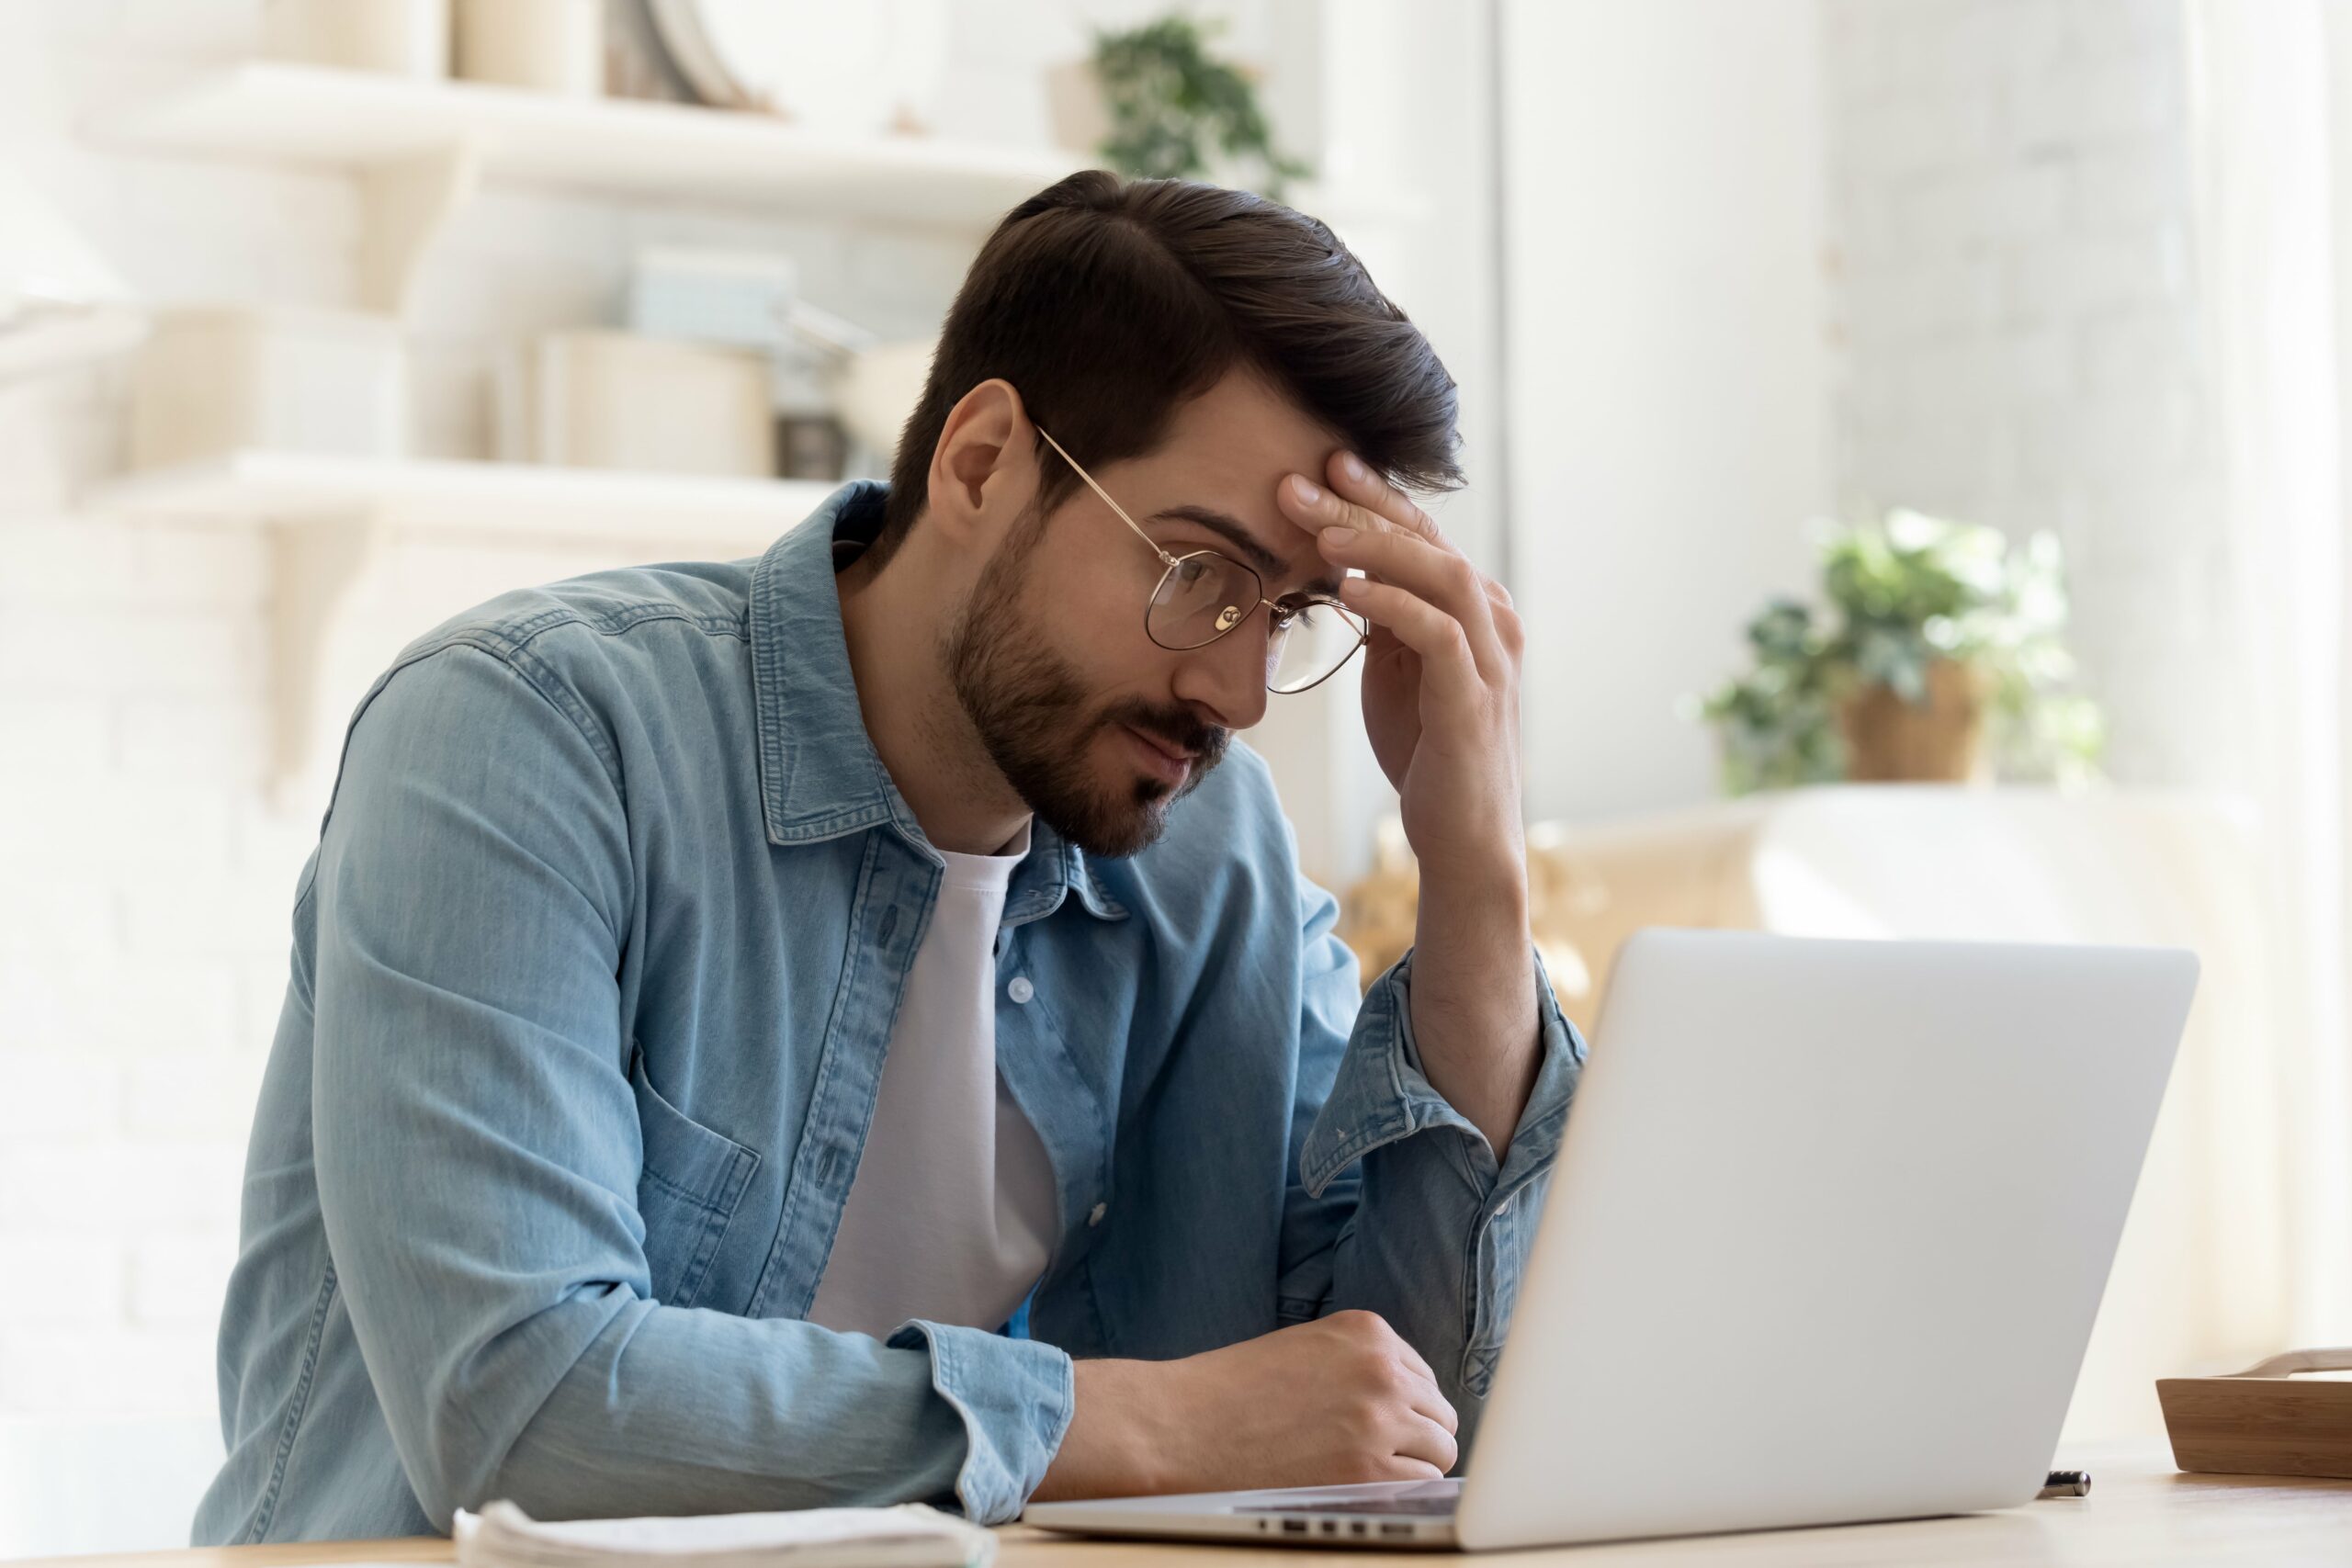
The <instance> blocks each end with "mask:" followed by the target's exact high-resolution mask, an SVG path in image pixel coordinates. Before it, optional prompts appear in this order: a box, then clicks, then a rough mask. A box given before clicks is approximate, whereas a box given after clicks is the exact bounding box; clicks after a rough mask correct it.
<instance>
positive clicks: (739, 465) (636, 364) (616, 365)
mask: <svg viewBox="0 0 2352 1568" xmlns="http://www.w3.org/2000/svg"><path fill="white" fill-rule="evenodd" d="M500 391H501V396H500V420H499V424H500V430H501V440H500V446H501V453H502V456H504V457H510V458H515V459H521V460H527V461H534V462H540V463H557V464H563V465H567V466H571V467H574V468H621V469H629V470H635V471H638V472H647V473H665V474H714V475H718V474H729V475H736V476H739V477H743V478H753V479H765V478H769V477H771V476H773V475H774V474H775V423H774V420H773V418H772V417H771V415H770V412H769V406H770V405H769V388H768V360H767V356H766V355H763V354H759V353H755V352H753V351H752V350H749V349H742V348H732V347H728V346H725V345H722V344H702V343H682V342H677V341H674V340H671V339H665V338H655V337H641V336H639V335H638V334H636V333H626V332H615V331H611V330H609V329H606V328H575V329H571V330H568V331H564V332H557V333H548V335H546V336H545V337H542V338H540V339H539V340H538V342H537V344H536V347H535V350H534V351H533V352H531V353H528V354H526V355H520V356H516V357H513V358H510V360H509V361H508V367H507V371H506V374H505V375H504V376H503V377H502V378H501V388H500Z"/></svg>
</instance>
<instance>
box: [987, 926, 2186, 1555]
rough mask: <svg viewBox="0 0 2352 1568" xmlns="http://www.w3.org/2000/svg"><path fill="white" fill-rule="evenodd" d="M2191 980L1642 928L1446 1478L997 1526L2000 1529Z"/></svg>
mask: <svg viewBox="0 0 2352 1568" xmlns="http://www.w3.org/2000/svg"><path fill="white" fill-rule="evenodd" d="M2196 984H2197V960H2196V957H2195V955H2194V954H2192V953H2188V952H2186V951H2182V950H2178V949H2170V948H2129V947H2080V946H2055V945H2031V946H2028V945H2015V944H2010V943H2005V942H1830V941H1813V940H1804V939H1797V938H1790V937H1771V936H1759V935H1754V934H1748V933H1741V932H1728V931H1664V930H1653V931H1641V932H1638V933H1636V934H1635V935H1634V936H1633V937H1632V938H1631V939H1630V940H1629V941H1628V942H1626V943H1625V945H1624V948H1623V951H1622V952H1621V953H1620V955H1619V957H1618V960H1617V964H1616V966H1615V969H1614V972H1613V975H1612V976H1611V981H1610V987H1609V994H1608V996H1607V998H1606V1000H1605V1005H1604V1008H1603V1010H1602V1013H1601V1016H1600V1019H1599V1021H1597V1022H1596V1024H1595V1026H1594V1029H1593V1032H1592V1054H1591V1058H1590V1060H1589V1062H1588V1063H1587V1065H1586V1067H1585V1074H1584V1079H1583V1082H1582V1084H1581V1085H1580V1086H1579V1088H1578V1089H1577V1098H1576V1102H1575V1106H1574V1108H1573V1110H1572V1111H1571V1112H1570V1114H1569V1117H1568V1125H1567V1134H1566V1141H1565V1143H1564V1144H1563V1145H1562V1148H1561V1151H1560V1160H1559V1166H1558V1168H1557V1170H1556V1171H1555V1174H1554V1176H1553V1179H1552V1185H1551V1190H1550V1196H1549V1198H1548V1200H1547V1201H1546V1203H1545V1207H1544V1217H1543V1221H1542V1224H1541V1227H1540V1229H1539V1230H1538V1233H1537V1235H1536V1239H1535V1245H1534V1250H1533V1253H1532V1257H1531V1258H1530V1259H1529V1262H1528V1268H1527V1273H1526V1277H1525V1279H1524V1280H1523V1281H1522V1284H1521V1292H1520V1297H1519V1305H1518V1311H1517V1313H1516V1314H1515V1316H1514V1318H1513V1320H1512V1325H1511V1329H1510V1338H1509V1340H1508V1342H1507V1344H1506V1345H1505V1347H1504V1349H1503V1355H1502V1359H1501V1362H1500V1364H1499V1366H1498V1369H1497V1371H1496V1374H1495V1380H1494V1386H1493V1388H1492V1389H1491V1391H1490V1392H1489V1393H1488V1396H1487V1409H1486V1415H1485V1419H1484V1421H1483V1423H1482V1424H1481V1426H1480V1427H1479V1429H1478V1431H1477V1433H1476V1438H1475V1442H1474V1445H1473V1451H1472V1453H1471V1454H1470V1456H1469V1459H1468V1461H1467V1465H1468V1472H1467V1474H1466V1475H1465V1476H1464V1477H1463V1478H1462V1479H1459V1480H1447V1481H1442V1482H1424V1483H1384V1484H1376V1485H1358V1486H1329V1487H1316V1488H1306V1489H1299V1488H1291V1489H1284V1490H1279V1491H1264V1492H1233V1493H1218V1494H1212V1495H1191V1496H1170V1497H1138V1498H1122V1499H1113V1500H1103V1501H1091V1502H1083V1503H1051V1504H1046V1503H1041V1504H1036V1505H1033V1506H1031V1507H1030V1508H1029V1510H1028V1512H1027V1513H1026V1514H1025V1515H1024V1516H1023V1517H1024V1518H1025V1519H1026V1520H1027V1521H1028V1522H1029V1523H1031V1524H1036V1525H1042V1526H1045V1527H1046V1528H1047V1529H1059V1530H1076V1531H1084V1532H1089V1533H1097V1534H1110V1535H1136V1536H1182V1537H1204V1536H1209V1537H1227V1538H1235V1537H1238V1538H1243V1539H1248V1540H1257V1541H1261V1542H1283V1543H1293V1544H1298V1545H1313V1546H1340V1545H1344V1546H1351V1547H1353V1546H1393V1547H1444V1548H1464V1549H1470V1550H1483V1549H1486V1548H1491V1547H1511V1546H1535V1545H1552V1544H1563V1543H1567V1542H1572V1541H1588V1540H1614V1539H1622V1538H1626V1537H1635V1536H1657V1535H1683V1534H1695V1533H1700V1532H1704V1531H1714V1530H1741V1529H1769V1528H1774V1527H1781V1526H1796V1525H1820V1524H1834V1523H1840V1522H1846V1521H1855V1520H1864V1519H1891V1518H1907V1517H1925V1516H1929V1515H1939V1514H1953V1513H1962V1512H1967V1511H1971V1510H1974V1509H1981V1508H2001V1507H2008V1506H2014V1505H2017V1504H2020V1503H2024V1502H2026V1501H2028V1500H2030V1498H2032V1496H2033V1495H2034V1494H2035V1492H2036V1491H2037V1490H2038V1489H2039V1488H2040V1487H2041V1483H2042V1482H2043V1480H2044V1478H2045V1473H2046V1472H2047V1470H2048V1469H2049V1465H2050V1461H2051V1459H2052V1450H2054V1448H2055V1447H2056V1444H2057V1440H2058V1429H2059V1425H2060V1422H2061V1421H2062V1420H2063V1419H2064V1416H2065V1412H2066V1405H2067V1402H2068V1400H2069V1398H2070V1397H2071V1395H2072V1393H2073V1390H2074V1386H2075V1374H2076V1372H2077V1371H2079V1370H2080V1368H2081V1364H2082V1358H2083V1350H2084V1347H2085V1345H2086V1342H2087V1341H2088V1339H2089V1337H2090V1331H2091V1319H2092V1317H2093V1315H2094V1314H2096V1313H2097V1311H2098V1303H2099V1295H2100V1292H2101V1291H2102V1289H2103V1288H2104V1286H2105V1284H2106V1280H2107V1274H2108V1269H2109V1265H2110V1264H2111V1263H2112V1262H2113V1261H2114V1257H2115V1247H2116V1242H2117V1239H2118V1237H2119V1236H2120V1235H2121V1232H2122V1229H2123V1217H2124V1212H2125V1210H2126V1209H2127V1208H2128V1207H2129V1205H2130V1203H2131V1189H2132V1186H2133V1184H2134V1182H2135V1181H2136V1180H2137V1179H2138V1176H2139V1171H2140V1164H2141V1160H2142V1158H2143V1156H2144V1155H2145V1154H2146V1151H2147V1146H2148V1137H2149V1134H2150V1131H2151V1130H2152V1128H2153V1127H2154V1123H2155V1118H2156V1105H2157V1102H2158V1100H2161V1099H2162V1098H2163V1095H2164V1089H2165V1077H2166V1076H2167V1075H2168V1074H2169V1072H2170V1071H2171V1067H2172V1060H2173V1054H2174V1051H2175V1049H2176V1048H2177V1045H2178V1043H2179V1041H2180V1032H2181V1027H2182V1024H2183V1022H2184V1021H2186V1019H2187V1017H2188V1003H2189V997H2190V995H2191V993H2192V992H2193V991H2194V990H2195V988H2196Z"/></svg>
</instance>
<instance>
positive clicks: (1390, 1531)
mask: <svg viewBox="0 0 2352 1568" xmlns="http://www.w3.org/2000/svg"><path fill="white" fill-rule="evenodd" d="M1380 1533H1381V1534H1382V1535H1385V1536H1388V1537H1390V1538H1392V1539H1394V1538H1397V1537H1402V1538H1404V1539H1405V1540H1411V1539H1412V1536H1413V1527H1412V1526H1410V1525H1382V1526H1381V1527H1380Z"/></svg>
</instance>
